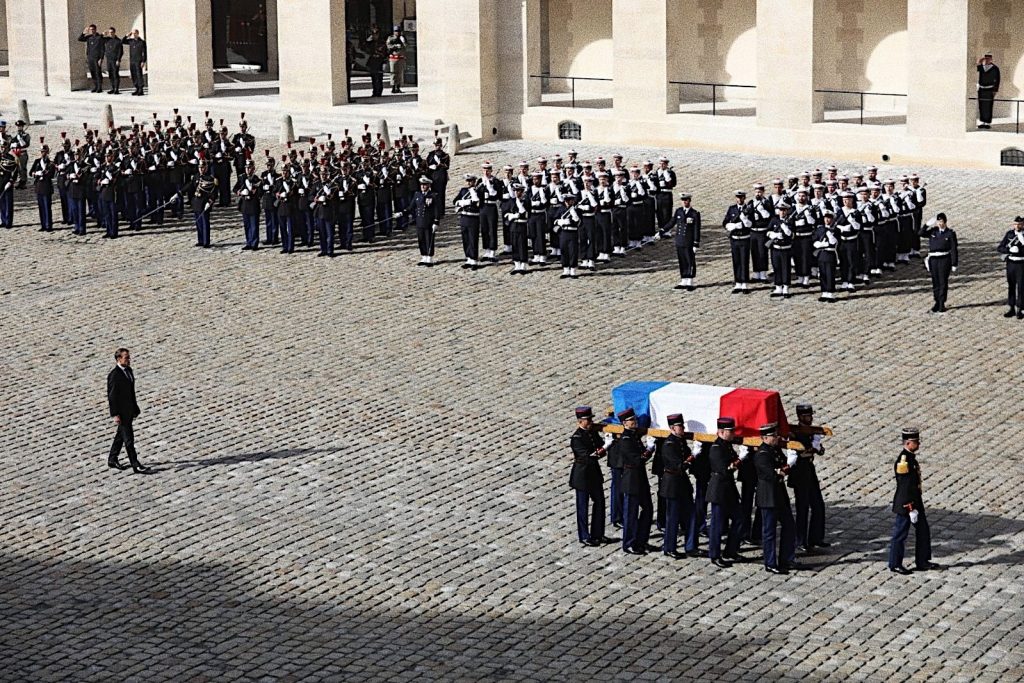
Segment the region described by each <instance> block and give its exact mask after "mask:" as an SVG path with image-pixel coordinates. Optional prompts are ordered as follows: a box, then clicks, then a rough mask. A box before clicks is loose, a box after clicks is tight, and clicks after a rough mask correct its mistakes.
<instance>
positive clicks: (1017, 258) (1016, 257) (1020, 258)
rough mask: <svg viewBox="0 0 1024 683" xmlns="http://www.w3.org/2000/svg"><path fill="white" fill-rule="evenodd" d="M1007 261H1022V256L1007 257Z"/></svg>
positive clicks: (1023, 259) (1023, 258) (1023, 257)
mask: <svg viewBox="0 0 1024 683" xmlns="http://www.w3.org/2000/svg"><path fill="white" fill-rule="evenodd" d="M1007 259H1008V260H1010V261H1024V256H1008V257H1007Z"/></svg>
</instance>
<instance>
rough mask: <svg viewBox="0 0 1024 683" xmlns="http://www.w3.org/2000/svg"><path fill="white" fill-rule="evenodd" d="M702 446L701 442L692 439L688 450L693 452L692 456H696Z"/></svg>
mask: <svg viewBox="0 0 1024 683" xmlns="http://www.w3.org/2000/svg"><path fill="white" fill-rule="evenodd" d="M703 447H704V444H702V443H701V442H700V441H694V442H693V446H692V447H691V448H690V452H691V453H693V457H695V458H696V457H697V456H698V455H700V450H701V448H703Z"/></svg>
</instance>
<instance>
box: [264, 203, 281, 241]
mask: <svg viewBox="0 0 1024 683" xmlns="http://www.w3.org/2000/svg"><path fill="white" fill-rule="evenodd" d="M263 218H264V220H266V223H267V244H277V231H278V228H279V227H280V222H279V221H278V218H277V210H276V209H264V210H263Z"/></svg>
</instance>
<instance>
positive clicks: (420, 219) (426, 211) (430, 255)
mask: <svg viewBox="0 0 1024 683" xmlns="http://www.w3.org/2000/svg"><path fill="white" fill-rule="evenodd" d="M432 185H433V181H432V180H431V179H430V178H427V177H426V176H424V177H422V178H420V191H419V192H417V193H416V194H414V195H413V197H412V215H413V220H414V221H415V222H416V240H417V241H418V242H419V247H420V262H419V263H417V264H416V265H419V266H428V267H430V266H433V265H434V233H435V232H437V224H438V223H439V222H440V221H441V211H442V208H441V200H440V199H438V195H437V193H435V192H434V191H432V190H431V189H430V188H431V186H432Z"/></svg>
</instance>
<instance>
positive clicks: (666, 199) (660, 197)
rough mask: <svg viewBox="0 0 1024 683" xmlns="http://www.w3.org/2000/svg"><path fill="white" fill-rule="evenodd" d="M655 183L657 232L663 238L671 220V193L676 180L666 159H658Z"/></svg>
mask: <svg viewBox="0 0 1024 683" xmlns="http://www.w3.org/2000/svg"><path fill="white" fill-rule="evenodd" d="M655 178H656V181H657V190H658V191H657V194H656V195H655V201H656V202H657V209H656V211H657V216H658V230H659V231H660V232H661V233H662V235H663V236H667V235H668V230H669V228H668V224H669V222H670V221H671V220H672V192H673V191H674V190H675V187H676V183H677V182H678V179H677V178H676V172H675V171H673V170H672V168H671V167H670V166H669V159H668V157H664V156H662V157H658V170H657V171H656V172H655Z"/></svg>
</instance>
